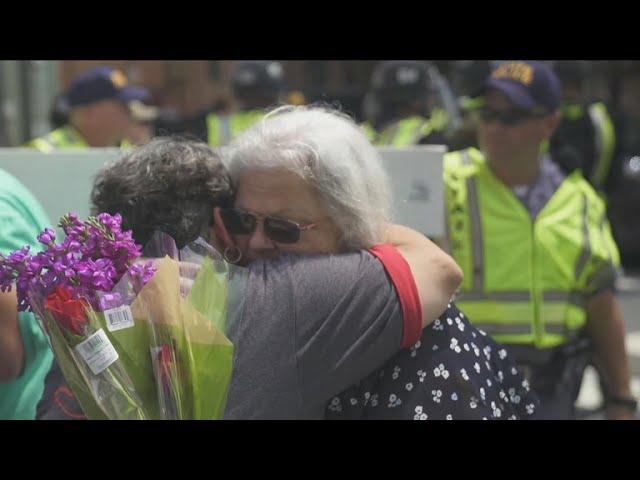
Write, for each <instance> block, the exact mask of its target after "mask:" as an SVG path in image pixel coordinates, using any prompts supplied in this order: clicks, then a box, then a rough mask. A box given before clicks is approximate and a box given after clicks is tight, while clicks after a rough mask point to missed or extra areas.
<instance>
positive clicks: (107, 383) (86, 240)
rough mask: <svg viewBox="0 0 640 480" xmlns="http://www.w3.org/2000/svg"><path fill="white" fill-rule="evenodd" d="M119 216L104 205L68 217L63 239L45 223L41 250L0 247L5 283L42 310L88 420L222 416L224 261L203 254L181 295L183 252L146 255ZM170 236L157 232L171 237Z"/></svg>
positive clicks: (226, 352) (226, 363)
mask: <svg viewBox="0 0 640 480" xmlns="http://www.w3.org/2000/svg"><path fill="white" fill-rule="evenodd" d="M121 221H122V219H121V217H120V215H114V216H111V215H108V214H106V213H103V214H100V215H98V216H96V217H89V218H88V219H87V220H86V221H81V220H79V219H78V217H77V216H76V215H74V214H69V215H66V216H64V217H62V219H61V220H60V223H59V226H60V228H61V229H62V230H63V231H64V233H65V239H64V240H63V241H62V242H61V243H59V244H56V234H55V231H54V230H52V229H49V228H47V229H45V230H44V231H43V232H42V233H41V234H40V235H39V236H38V241H39V242H40V243H42V244H43V245H44V247H45V248H44V250H43V251H41V252H38V253H35V254H33V255H32V254H31V252H30V248H29V246H25V247H23V248H22V249H20V250H18V251H15V252H13V253H11V254H10V255H8V256H3V255H0V289H1V290H2V291H7V290H10V289H11V288H13V287H14V286H15V287H16V290H17V297H18V309H19V310H31V311H33V312H35V313H36V316H37V317H38V319H39V321H40V324H41V326H42V328H43V329H44V331H45V332H46V333H47V336H48V338H49V342H50V344H51V347H52V350H53V352H54V354H55V357H56V360H57V362H58V364H59V365H60V369H61V370H62V373H63V374H64V376H65V379H66V381H67V383H68V384H69V386H70V387H71V389H72V390H73V392H74V394H75V396H76V398H77V399H78V402H79V403H80V405H81V406H82V408H83V410H84V412H85V413H86V415H87V417H88V418H90V419H186V418H194V419H197V418H205V419H215V418H220V417H221V415H222V411H223V409H224V405H225V401H226V393H227V390H228V386H229V381H230V378H231V368H232V357H233V345H232V344H231V342H229V340H228V339H227V338H226V336H225V335H224V332H223V331H222V329H221V328H220V327H219V325H221V324H222V320H223V319H224V318H226V307H225V305H226V303H225V301H226V300H225V298H226V280H225V277H221V276H220V275H219V274H217V273H216V269H215V268H214V267H215V265H216V263H215V262H219V261H218V260H214V259H213V258H208V257H206V256H204V257H202V258H201V259H200V261H199V263H200V264H201V267H202V268H201V271H200V273H198V274H197V277H196V279H195V283H194V288H193V289H192V291H191V293H190V294H189V295H188V296H186V297H185V295H182V294H181V291H180V273H179V271H180V266H179V265H180V264H179V262H178V261H177V260H178V259H177V258H175V257H174V259H172V258H170V257H169V256H165V258H163V259H160V260H156V261H141V259H140V255H141V252H142V247H141V246H139V245H137V244H136V243H135V242H134V240H133V238H132V237H131V232H128V231H126V232H123V231H122V230H121ZM165 237H166V236H165ZM165 237H157V238H162V239H163V240H164V241H165V243H167V242H169V240H170V242H169V243H171V242H173V240H172V239H171V238H170V237H166V238H165ZM174 247H175V245H174ZM176 251H177V249H176ZM161 253H162V254H163V256H164V252H161ZM216 292H217V293H216ZM211 299H215V303H216V305H211ZM212 307H215V308H212Z"/></svg>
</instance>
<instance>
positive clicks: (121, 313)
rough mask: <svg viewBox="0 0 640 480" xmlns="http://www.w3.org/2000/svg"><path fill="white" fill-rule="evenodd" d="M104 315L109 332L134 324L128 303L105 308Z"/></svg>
mask: <svg viewBox="0 0 640 480" xmlns="http://www.w3.org/2000/svg"><path fill="white" fill-rule="evenodd" d="M104 316H105V318H106V320H107V329H108V330H109V331H110V332H117V331H118V330H123V329H125V328H130V327H133V325H134V321H133V313H131V308H130V307H129V306H128V305H122V306H121V307H117V308H111V309H109V310H105V311H104Z"/></svg>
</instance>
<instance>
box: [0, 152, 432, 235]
mask: <svg viewBox="0 0 640 480" xmlns="http://www.w3.org/2000/svg"><path fill="white" fill-rule="evenodd" d="M380 152H381V154H382V157H383V160H384V164H385V168H386V169H387V171H388V172H389V177H390V178H391V184H392V191H393V198H394V203H393V209H394V218H395V221H397V222H398V223H401V224H404V225H408V226H411V227H412V228H415V229H416V230H419V231H421V232H423V233H425V234H427V235H429V236H431V237H439V236H442V235H443V234H444V193H443V181H442V156H443V154H444V152H445V147H441V146H431V145H429V146H421V147H415V148H411V149H391V148H381V149H380ZM120 153H121V152H120V150H118V149H91V150H78V151H73V150H67V151H57V152H52V153H40V152H37V151H34V150H29V149H18V148H0V168H2V169H4V170H6V171H8V172H9V173H11V174H12V175H14V176H15V177H17V178H18V179H19V180H20V181H21V182H22V183H24V184H25V186H26V187H27V188H28V189H29V190H30V191H31V192H32V193H33V194H34V195H35V196H36V197H37V198H38V200H40V202H41V203H42V205H43V207H44V208H45V210H46V212H47V214H48V215H49V218H50V220H51V221H52V222H56V221H57V219H58V218H59V217H60V216H62V215H63V214H65V213H67V212H69V211H75V212H77V213H78V215H80V217H86V216H87V215H88V214H89V195H90V192H91V185H92V183H93V179H94V177H95V175H96V173H97V172H98V171H99V170H100V169H101V168H102V166H103V165H105V164H106V163H107V162H111V161H114V160H117V159H118V157H119V155H120Z"/></svg>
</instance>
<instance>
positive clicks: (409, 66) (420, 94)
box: [371, 60, 431, 102]
mask: <svg viewBox="0 0 640 480" xmlns="http://www.w3.org/2000/svg"><path fill="white" fill-rule="evenodd" d="M371 89H372V91H373V93H374V94H375V95H376V96H377V97H379V98H380V99H384V100H386V101H391V102H403V101H412V100H421V99H425V98H426V97H427V96H428V95H429V92H430V89H431V84H430V81H429V71H428V66H427V64H426V62H419V61H409V60H394V61H386V62H380V63H379V64H378V65H377V66H376V68H375V70H374V72H373V76H372V78H371Z"/></svg>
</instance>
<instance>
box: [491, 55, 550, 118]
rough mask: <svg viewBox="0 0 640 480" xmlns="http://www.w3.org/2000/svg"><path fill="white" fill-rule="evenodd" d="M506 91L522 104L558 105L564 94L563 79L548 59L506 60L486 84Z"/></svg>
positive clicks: (533, 106)
mask: <svg viewBox="0 0 640 480" xmlns="http://www.w3.org/2000/svg"><path fill="white" fill-rule="evenodd" d="M484 87H485V88H484V89H485V91H486V90H487V89H489V88H494V89H496V90H499V91H500V92H502V93H504V94H505V95H506V96H507V97H508V98H509V100H511V102H513V103H514V104H516V105H517V106H518V107H520V108H524V109H527V110H532V109H534V108H536V107H538V108H539V107H543V108H544V109H546V110H548V111H553V110H556V109H558V107H559V106H560V100H561V96H562V87H561V84H560V80H559V79H558V77H557V75H556V74H555V73H554V71H553V69H552V68H551V67H550V66H549V65H547V64H546V63H544V62H535V61H531V62H528V61H517V62H505V63H502V64H500V65H498V67H496V68H495V69H494V70H493V71H492V72H491V75H490V76H489V78H488V79H487V81H486V82H485V85H484Z"/></svg>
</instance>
